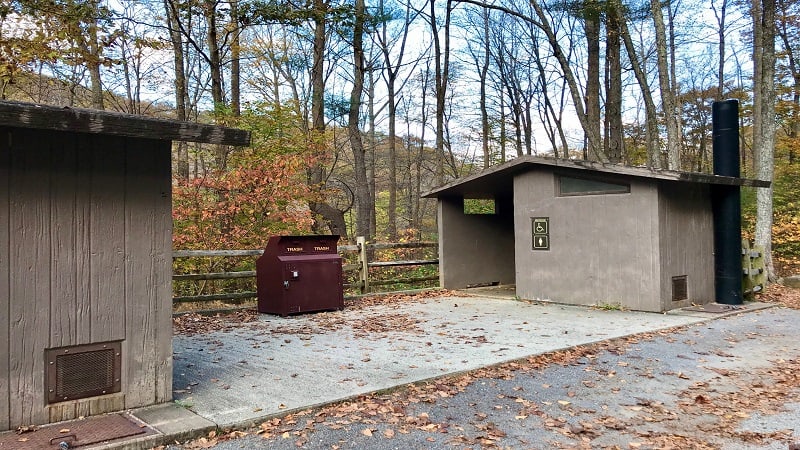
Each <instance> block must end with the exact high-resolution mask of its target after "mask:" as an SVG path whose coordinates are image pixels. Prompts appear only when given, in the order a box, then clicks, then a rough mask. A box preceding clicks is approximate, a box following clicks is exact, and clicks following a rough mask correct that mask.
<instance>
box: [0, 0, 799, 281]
mask: <svg viewBox="0 0 800 450" xmlns="http://www.w3.org/2000/svg"><path fill="white" fill-rule="evenodd" d="M798 58H800V2H797V1H795V0H750V1H747V0H665V1H661V0H624V1H623V0H529V1H528V2H511V1H508V0H492V1H490V2H484V1H483V0H460V1H456V0H438V1H436V0H370V1H369V2H367V1H366V0H353V1H352V2H346V1H337V0H298V1H292V0H266V1H264V0H140V1H134V0H103V1H101V0H88V1H87V0H3V1H2V2H0V98H3V99H12V100H20V101H29V102H36V103H46V104H53V105H65V106H79V107H92V108H98V109H107V110H113V111H122V112H127V113H133V114H141V115H147V116H153V117H162V118H171V119H178V120H190V121H198V122H204V123H215V124H219V125H225V126H231V127H237V128H244V129H248V130H251V131H252V133H253V141H252V145H251V146H250V147H248V148H230V147H226V146H201V145H193V144H192V145H190V144H186V143H176V144H175V146H174V149H173V173H174V183H173V190H174V192H173V203H174V207H173V215H174V219H175V229H174V247H175V248H178V249H233V248H259V247H262V246H263V245H264V244H265V241H266V239H267V238H268V236H269V235H272V234H277V233H309V232H323V233H334V234H339V235H341V236H343V237H344V239H345V240H352V239H354V237H355V236H365V237H367V239H370V240H371V239H377V238H380V239H385V240H390V241H394V240H421V239H435V237H436V224H435V203H434V202H433V201H431V200H426V199H421V198H420V193H422V192H425V191H426V190H429V189H431V188H432V187H435V186H437V185H440V184H442V183H444V182H447V181H449V180H452V179H454V178H457V177H459V176H463V175H466V174H469V173H473V172H475V171H477V170H480V169H482V168H485V167H489V166H491V165H493V164H498V163H502V162H504V161H506V160H508V159H511V158H513V157H515V156H521V155H542V156H555V157H569V158H583V159H591V160H597V161H602V162H612V163H624V164H630V165H645V166H648V167H652V168H664V169H672V170H685V171H698V172H710V171H711V159H712V157H711V129H710V128H711V102H712V101H714V100H721V99H728V98H735V99H737V100H739V102H740V116H741V117H740V122H741V124H740V130H741V162H742V171H743V176H747V177H753V178H759V179H766V180H774V184H773V188H771V189H760V190H757V191H756V190H746V191H745V192H744V195H743V211H744V214H745V228H744V229H745V235H746V237H750V238H754V239H755V240H756V242H757V243H760V244H762V245H765V246H766V247H767V248H768V249H769V248H772V249H773V250H774V252H773V254H774V258H772V259H771V260H770V266H771V272H772V273H773V275H774V274H775V273H778V274H788V273H789V272H797V270H798V269H800V215H799V214H798V208H797V202H798V198H800V183H798V182H797V181H798V179H800V178H798V175H800V164H798V152H800V136H798V134H799V133H800V61H798ZM687 231H691V230H687ZM773 262H774V266H772V263H773Z"/></svg>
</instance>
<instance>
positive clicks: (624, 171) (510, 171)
mask: <svg viewBox="0 0 800 450" xmlns="http://www.w3.org/2000/svg"><path fill="white" fill-rule="evenodd" d="M535 167H540V168H545V169H546V168H550V170H558V169H572V170H578V171H586V172H593V173H596V174H606V175H622V176H630V177H635V178H644V179H650V180H655V181H677V182H684V183H685V182H689V183H701V184H717V185H726V186H748V187H769V186H770V185H771V183H770V182H769V181H764V180H753V179H748V178H736V177H724V176H719V175H710V174H704V173H695V172H677V171H672V170H656V169H647V168H643V167H627V166H622V165H618V164H602V163H598V162H592V161H583V160H566V159H556V158H546V157H538V156H521V157H518V158H515V159H513V160H511V161H509V162H507V163H504V164H500V165H498V166H492V167H489V168H488V169H485V170H483V171H481V172H479V173H476V174H472V175H468V176H466V177H463V178H460V179H458V180H453V181H451V182H450V183H447V184H445V185H443V186H439V187H437V188H434V189H432V190H430V191H428V192H425V193H423V194H422V195H421V197H424V198H432V197H439V196H446V195H450V194H457V193H458V192H459V191H460V189H459V187H460V186H461V185H464V184H468V183H470V182H474V181H477V180H479V179H481V178H485V177H497V176H514V175H515V174H517V173H519V172H522V171H525V170H529V169H532V168H535Z"/></svg>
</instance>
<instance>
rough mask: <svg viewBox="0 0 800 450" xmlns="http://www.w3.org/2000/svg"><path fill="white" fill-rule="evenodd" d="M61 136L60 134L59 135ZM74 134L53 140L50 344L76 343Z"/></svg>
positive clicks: (76, 222) (75, 151)
mask: <svg viewBox="0 0 800 450" xmlns="http://www.w3.org/2000/svg"><path fill="white" fill-rule="evenodd" d="M60 137H62V136H60ZM75 144H76V140H75V137H74V136H70V135H66V134H65V135H64V136H63V139H59V140H57V141H55V142H53V158H52V178H51V182H50V187H51V189H50V209H51V211H52V217H51V223H50V233H51V240H52V246H51V248H50V252H51V255H50V258H51V260H52V272H51V279H52V290H51V298H50V314H51V317H52V319H51V321H50V345H49V346H50V347H63V346H66V345H76V344H78V321H77V315H78V290H77V283H78V278H77V267H76V266H77V255H78V250H79V249H78V248H77V239H78V230H79V228H80V226H82V224H81V223H80V222H79V221H78V220H77V219H78V218H77V195H78V194H77V192H78V190H77V180H78V168H77V149H76V147H75Z"/></svg>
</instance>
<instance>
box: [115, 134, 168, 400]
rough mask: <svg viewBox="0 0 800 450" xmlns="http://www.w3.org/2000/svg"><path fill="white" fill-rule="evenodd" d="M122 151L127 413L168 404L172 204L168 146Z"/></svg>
mask: <svg viewBox="0 0 800 450" xmlns="http://www.w3.org/2000/svg"><path fill="white" fill-rule="evenodd" d="M128 145H129V146H128V151H127V158H126V160H127V163H126V166H127V177H126V181H125V187H126V205H125V238H126V245H125V247H126V252H127V256H128V257H127V260H126V265H125V274H126V276H125V277H126V280H127V283H126V286H125V299H126V310H127V320H126V325H127V340H126V344H127V352H126V355H127V356H125V358H126V362H127V366H126V367H125V373H126V379H127V380H128V381H127V385H126V386H127V388H126V407H127V408H131V407H135V406H142V405H149V404H152V403H159V402H163V401H167V400H170V399H171V394H172V363H171V361H172V321H171V317H172V316H171V313H172V303H171V273H172V265H171V261H172V258H171V249H172V232H171V231H172V214H171V211H172V204H171V200H170V198H171V196H170V191H171V174H170V157H171V156H170V148H171V146H170V145H169V143H168V142H159V141H150V140H145V139H130V140H129V144H128ZM140 148H147V149H150V151H149V152H142V151H141V150H140Z"/></svg>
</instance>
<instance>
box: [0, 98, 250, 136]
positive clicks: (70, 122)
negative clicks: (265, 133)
mask: <svg viewBox="0 0 800 450" xmlns="http://www.w3.org/2000/svg"><path fill="white" fill-rule="evenodd" d="M0 126H9V127H17V128H34V129H40V130H55V131H65V132H74V133H90V134H106V135H112V136H124V137H138V138H147V139H158V140H169V141H189V142H202V143H207V144H224V145H239V146H247V145H250V132H249V131H246V130H238V129H235V128H226V127H220V126H215V125H206V124H200V123H194V122H183V121H178V120H166V119H155V118H152V117H145V116H136V115H133V114H122V113H117V112H110V111H99V110H94V109H84V108H71V107H63V108H61V107H57V106H49V105H39V104H34V103H22V102H9V101H0Z"/></svg>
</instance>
